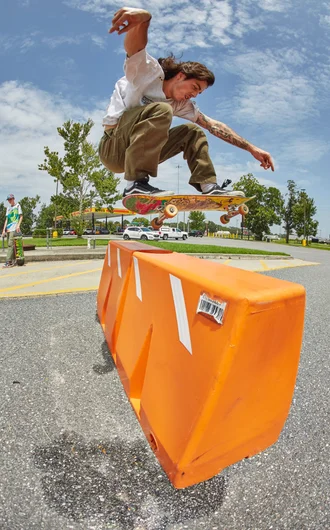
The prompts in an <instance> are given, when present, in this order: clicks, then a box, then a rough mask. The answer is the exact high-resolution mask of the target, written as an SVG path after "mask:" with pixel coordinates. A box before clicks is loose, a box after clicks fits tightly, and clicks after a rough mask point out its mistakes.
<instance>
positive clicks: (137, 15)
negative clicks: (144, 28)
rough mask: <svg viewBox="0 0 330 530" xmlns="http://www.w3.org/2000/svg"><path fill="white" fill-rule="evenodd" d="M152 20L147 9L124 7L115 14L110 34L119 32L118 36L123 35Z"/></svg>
mask: <svg viewBox="0 0 330 530" xmlns="http://www.w3.org/2000/svg"><path fill="white" fill-rule="evenodd" d="M150 19H151V14H150V13H149V11H146V10H145V9H136V8H133V7H122V8H121V9H119V11H117V12H116V13H115V15H114V17H113V19H112V26H111V28H110V29H109V33H113V32H114V31H117V33H118V35H121V34H122V33H126V32H127V31H130V30H131V29H132V28H134V27H136V26H138V25H139V24H142V23H143V22H149V20H150Z"/></svg>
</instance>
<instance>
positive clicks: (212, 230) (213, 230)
mask: <svg viewBox="0 0 330 530" xmlns="http://www.w3.org/2000/svg"><path fill="white" fill-rule="evenodd" d="M207 228H208V231H209V232H210V234H215V233H216V232H217V231H218V225H216V224H215V223H214V222H213V221H209V222H208V224H207Z"/></svg>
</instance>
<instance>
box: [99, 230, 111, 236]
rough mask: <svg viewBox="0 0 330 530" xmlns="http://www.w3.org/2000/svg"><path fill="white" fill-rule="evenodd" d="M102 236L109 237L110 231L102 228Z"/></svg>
mask: <svg viewBox="0 0 330 530" xmlns="http://www.w3.org/2000/svg"><path fill="white" fill-rule="evenodd" d="M99 231H100V234H101V235H107V234H110V232H109V230H108V229H107V228H100V230H99Z"/></svg>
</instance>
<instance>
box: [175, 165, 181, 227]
mask: <svg viewBox="0 0 330 530" xmlns="http://www.w3.org/2000/svg"><path fill="white" fill-rule="evenodd" d="M175 167H176V168H177V170H178V195H179V194H180V168H181V167H182V166H180V164H178V165H177V166H175ZM176 227H177V228H179V214H178V215H177V218H176Z"/></svg>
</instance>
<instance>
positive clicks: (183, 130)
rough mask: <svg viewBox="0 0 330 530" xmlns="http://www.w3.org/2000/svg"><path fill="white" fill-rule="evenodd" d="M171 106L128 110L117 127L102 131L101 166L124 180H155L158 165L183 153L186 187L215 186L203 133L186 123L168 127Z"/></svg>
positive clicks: (212, 168) (160, 104)
mask: <svg viewBox="0 0 330 530" xmlns="http://www.w3.org/2000/svg"><path fill="white" fill-rule="evenodd" d="M172 118H173V110H172V107H171V106H170V105H169V104H168V103H151V104H149V105H145V106H142V107H141V106H140V107H135V108H133V109H130V110H127V111H125V112H124V114H123V115H122V116H121V118H120V120H119V122H118V125H117V127H115V128H114V129H109V130H107V131H105V133H104V135H103V137H102V138H101V141H100V145H99V155H100V160H101V162H102V164H103V165H104V166H105V167H106V168H107V169H109V170H110V171H113V172H114V173H125V180H128V181H133V180H140V179H143V178H144V177H145V176H146V175H149V176H151V177H157V171H158V164H160V163H162V162H165V160H168V159H169V158H172V157H173V156H175V155H177V154H178V153H180V152H183V157H184V159H185V160H187V163H188V166H189V169H190V172H191V177H190V180H189V184H191V185H192V186H194V187H195V188H196V189H197V190H198V191H201V187H200V184H201V183H206V182H208V183H216V181H217V179H216V174H215V170H214V167H213V164H212V161H211V159H210V156H209V149H208V143H207V139H206V136H205V133H204V132H203V130H202V129H201V128H200V127H199V126H198V125H195V124H194V123H191V122H188V123H187V124H184V125H179V126H178V127H173V128H170V127H171V123H172Z"/></svg>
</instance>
